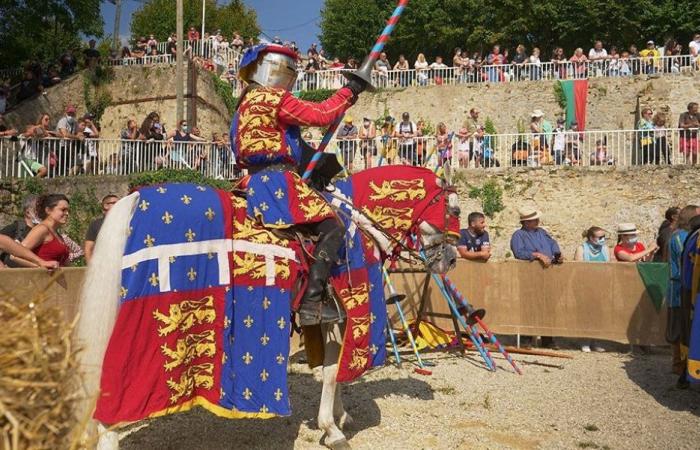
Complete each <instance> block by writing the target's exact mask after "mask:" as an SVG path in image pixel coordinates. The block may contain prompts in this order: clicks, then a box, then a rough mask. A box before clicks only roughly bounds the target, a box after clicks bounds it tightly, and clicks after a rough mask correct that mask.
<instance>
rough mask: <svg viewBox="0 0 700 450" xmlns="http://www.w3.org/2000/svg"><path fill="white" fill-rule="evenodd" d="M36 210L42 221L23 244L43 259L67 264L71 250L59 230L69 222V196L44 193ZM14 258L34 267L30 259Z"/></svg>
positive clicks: (21, 263) (24, 264)
mask: <svg viewBox="0 0 700 450" xmlns="http://www.w3.org/2000/svg"><path fill="white" fill-rule="evenodd" d="M36 210H37V211H36V213H37V216H38V217H39V219H41V222H40V223H39V224H37V225H35V226H34V228H32V230H31V231H30V232H29V234H27V237H26V238H24V240H23V241H22V245H23V246H24V247H26V248H28V249H30V250H32V251H33V252H34V253H35V254H36V255H37V256H38V257H39V258H41V259H43V260H46V261H57V262H58V264H59V265H60V266H62V267H64V266H67V265H68V262H69V260H68V258H69V256H70V250H69V249H68V246H67V245H66V243H65V242H64V241H63V238H62V237H61V236H60V235H59V233H58V230H59V229H60V228H61V227H63V226H65V225H66V223H67V222H68V214H69V211H70V204H69V201H68V197H66V196H65V195H63V194H49V195H42V196H41V197H39V199H38V200H37V205H36ZM13 259H14V260H15V261H17V262H18V263H19V264H20V265H23V266H26V267H34V264H32V263H31V262H29V261H26V260H23V259H20V258H16V257H13Z"/></svg>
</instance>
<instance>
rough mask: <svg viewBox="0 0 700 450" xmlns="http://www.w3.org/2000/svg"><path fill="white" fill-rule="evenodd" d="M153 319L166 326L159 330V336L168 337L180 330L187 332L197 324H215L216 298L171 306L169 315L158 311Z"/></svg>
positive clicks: (205, 298) (189, 301) (186, 301)
mask: <svg viewBox="0 0 700 450" xmlns="http://www.w3.org/2000/svg"><path fill="white" fill-rule="evenodd" d="M153 318H154V319H156V320H157V321H158V322H161V323H163V324H164V325H165V326H162V327H159V328H158V335H159V336H167V335H168V334H170V333H172V332H173V331H175V330H177V329H178V328H179V329H180V331H187V330H189V329H190V328H192V327H193V326H194V325H195V324H202V323H214V319H216V310H215V309H214V297H212V296H211V295H210V296H207V297H204V298H202V299H201V300H185V301H182V302H180V303H174V304H172V305H170V308H169V309H168V315H165V314H163V313H161V312H160V311H158V310H157V309H156V310H155V311H153Z"/></svg>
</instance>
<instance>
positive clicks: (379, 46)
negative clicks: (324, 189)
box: [301, 0, 408, 183]
mask: <svg viewBox="0 0 700 450" xmlns="http://www.w3.org/2000/svg"><path fill="white" fill-rule="evenodd" d="M406 5H408V0H400V1H399V4H398V5H397V6H396V9H394V13H393V14H392V15H391V17H390V18H389V21H388V22H387V24H386V27H384V31H382V34H381V35H380V36H379V39H377V42H376V43H375V44H374V47H372V50H371V51H370V53H369V55H367V58H365V60H364V61H363V62H362V66H360V68H359V69H358V70H356V71H355V72H349V73H346V74H345V76H346V77H348V78H350V79H352V78H359V79H360V80H362V81H364V82H365V83H367V90H369V91H373V90H374V86H372V68H373V67H374V63H375V62H377V60H378V59H379V55H380V54H381V53H382V50H384V45H386V43H387V42H388V41H389V36H391V33H392V32H393V31H394V28H396V24H397V23H399V17H401V14H402V13H403V11H404V9H406ZM343 116H345V113H343V114H341V115H340V116H339V117H338V119H336V121H335V122H333V123H332V124H331V126H330V127H329V128H328V131H326V134H325V135H324V136H323V139H321V143H320V144H318V148H317V149H316V153H314V156H313V157H312V158H311V161H309V165H308V166H306V170H305V171H304V174H303V175H302V177H301V179H302V180H303V181H304V182H306V183H309V182H310V180H311V173H313V171H314V169H315V168H316V165H317V164H318V162H319V160H320V159H321V155H322V154H323V152H324V151H326V147H327V146H328V144H329V143H330V142H331V139H333V136H335V131H336V130H337V129H338V126H339V125H340V122H342V121H343Z"/></svg>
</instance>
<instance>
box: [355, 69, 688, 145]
mask: <svg viewBox="0 0 700 450" xmlns="http://www.w3.org/2000/svg"><path fill="white" fill-rule="evenodd" d="M555 83H556V82H555V81H546V80H544V81H521V82H517V83H495V84H494V83H483V84H472V85H451V86H430V87H409V88H406V89H400V90H382V91H379V92H377V93H375V94H367V93H365V94H362V95H361V96H360V100H359V101H358V102H357V104H356V105H355V106H354V107H353V108H352V109H351V110H350V114H352V115H353V116H354V117H356V118H357V119H358V120H356V121H355V122H356V123H358V121H359V119H360V118H362V117H370V118H372V119H376V118H379V117H382V116H384V115H385V111H386V112H388V113H389V114H390V115H392V116H393V117H396V118H400V116H401V113H402V112H404V111H408V112H410V113H411V116H412V118H413V120H417V119H418V118H424V119H427V120H428V121H430V122H431V123H432V124H433V125H435V124H437V123H438V122H441V121H444V122H445V123H446V124H447V126H448V128H449V129H450V130H455V129H457V128H458V127H459V126H460V124H461V123H462V122H463V120H464V119H465V118H466V117H468V112H469V109H471V108H472V107H477V108H479V109H480V110H481V121H482V123H483V121H485V120H486V118H487V117H490V118H491V119H492V120H493V122H494V124H495V126H496V129H497V131H498V132H499V133H516V132H517V129H518V122H521V124H523V125H524V126H525V127H527V126H528V123H529V120H530V113H531V112H532V110H534V109H541V110H542V111H544V112H545V114H546V116H545V117H546V118H548V119H549V120H550V121H554V120H555V119H556V117H557V116H560V115H562V114H563V110H562V109H561V107H560V106H559V104H558V101H557V97H556V95H555V92H554V84H555ZM699 92H700V73H698V72H687V73H683V74H678V75H668V76H662V77H649V76H646V75H640V76H636V77H633V78H598V79H592V80H590V81H589V87H588V102H587V111H588V114H587V116H588V119H587V129H591V130H606V129H607V130H610V129H630V128H634V126H635V115H634V112H635V109H636V106H637V99H639V103H640V106H641V107H645V106H649V107H651V108H653V109H654V110H655V111H657V110H660V111H663V112H666V113H668V122H667V123H668V125H669V126H674V127H675V126H676V125H677V123H678V116H679V115H680V114H681V113H682V112H684V111H686V107H687V104H688V103H689V102H690V101H700V94H698V93H699Z"/></svg>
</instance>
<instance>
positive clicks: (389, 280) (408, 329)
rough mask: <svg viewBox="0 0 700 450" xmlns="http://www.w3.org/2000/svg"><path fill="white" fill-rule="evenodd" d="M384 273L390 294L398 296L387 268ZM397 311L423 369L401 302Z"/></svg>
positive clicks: (397, 304) (397, 306) (398, 303)
mask: <svg viewBox="0 0 700 450" xmlns="http://www.w3.org/2000/svg"><path fill="white" fill-rule="evenodd" d="M382 273H383V274H384V281H385V283H386V286H387V287H388V288H389V293H390V294H391V295H392V296H394V295H396V289H394V285H393V284H392V283H391V279H390V278H389V273H388V272H387V271H386V267H382ZM396 311H397V312H398V313H399V320H400V321H401V326H403V329H404V330H405V331H406V335H407V336H408V340H409V342H410V343H411V348H412V349H413V354H414V355H416V360H417V361H418V367H420V368H421V369H423V368H424V367H425V366H424V365H423V359H422V358H421V357H420V352H419V351H418V346H417V345H416V340H415V339H414V338H413V333H412V332H411V326H410V325H409V324H408V322H407V321H406V316H404V314H403V310H402V309H401V304H400V302H399V301H397V302H396Z"/></svg>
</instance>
